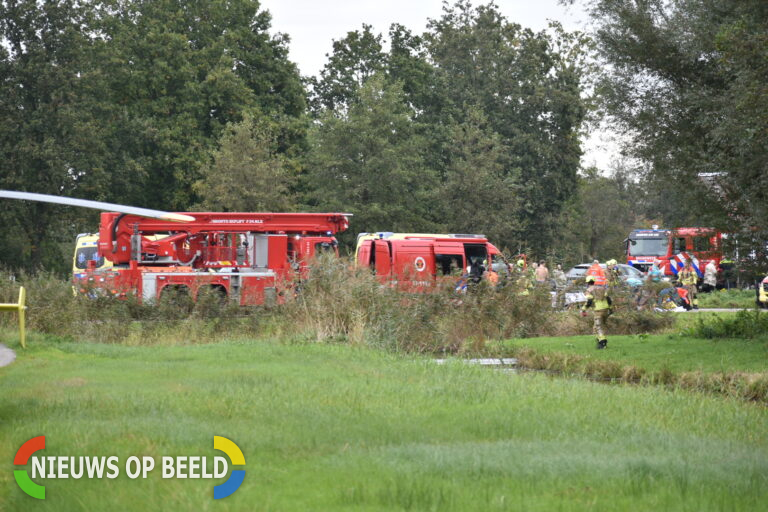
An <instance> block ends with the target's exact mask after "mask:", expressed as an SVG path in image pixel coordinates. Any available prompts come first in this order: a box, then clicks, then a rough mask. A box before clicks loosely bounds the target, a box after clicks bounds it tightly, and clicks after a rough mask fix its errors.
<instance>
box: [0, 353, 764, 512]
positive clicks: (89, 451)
mask: <svg viewBox="0 0 768 512" xmlns="http://www.w3.org/2000/svg"><path fill="white" fill-rule="evenodd" d="M0 386H2V389H3V393H2V394H0V413H1V414H2V421H0V438H2V439H3V443H0V459H2V460H5V461H11V460H12V459H13V455H14V453H15V451H16V450H17V449H18V447H19V446H20V445H21V444H22V443H23V442H25V441H26V440H28V439H29V438H31V437H33V436H35V435H46V449H45V455H70V454H72V455H80V454H83V455H94V456H95V455H107V454H108V455H117V456H119V457H120V458H121V460H122V461H124V460H125V459H126V458H127V457H128V456H130V455H137V456H143V455H146V456H152V457H155V458H156V460H157V468H159V457H161V456H163V455H205V456H208V457H209V459H210V458H211V457H213V456H215V455H220V453H219V452H216V451H215V450H213V442H212V438H213V436H214V435H222V436H225V437H228V438H230V439H232V440H233V441H235V442H236V443H237V444H238V445H239V446H240V447H241V448H242V450H243V452H244V454H245V457H246V467H245V469H246V478H245V482H244V484H243V486H242V487H241V488H240V489H239V490H238V491H237V492H236V493H235V494H233V495H232V496H230V497H228V498H226V499H224V500H220V501H217V502H214V501H213V499H212V489H213V486H214V485H216V484H219V483H221V482H222V481H223V479H221V480H216V481H210V480H178V479H170V480H162V479H160V473H159V471H158V469H157V468H156V470H155V471H154V472H153V473H152V474H150V476H149V478H148V479H147V480H142V479H137V480H129V479H127V478H126V476H125V474H124V471H121V475H120V477H118V478H117V479H115V480H108V479H104V480H92V481H89V480H73V479H67V480H62V479H45V480H42V479H38V480H37V482H38V483H40V484H44V485H45V486H46V500H45V501H42V502H37V501H34V500H32V498H30V497H28V496H26V495H24V494H23V493H22V491H21V490H20V489H19V488H18V487H17V486H16V484H15V482H14V481H13V474H12V472H11V470H10V469H8V470H7V471H2V472H0V509H2V510H8V511H27V510H32V509H41V510H56V511H69V510H73V511H74V510H157V509H158V508H162V509H163V510H214V509H215V510H448V511H450V510H458V511H465V510H531V511H547V512H548V511H552V510H562V511H580V510H590V511H613V510H623V511H633V510H637V511H647V510H691V511H694V510H695V511H709V510H718V511H719V510H729V511H739V510H745V511H754V510H760V509H761V508H764V504H765V503H766V502H768V477H767V476H766V475H768V409H766V408H764V407H756V406H753V405H750V404H745V403H742V402H737V401H729V400H723V399H715V398H713V397H707V396H704V395H698V394H690V393H679V392H674V391H664V390H662V389H660V388H648V387H636V386H604V385H599V384H595V383H591V382H588V381H583V380H567V379H550V378H547V377H545V376H542V375H530V374H529V375H514V374H509V373H501V372H495V371H490V370H487V369H482V368H476V367H469V366H467V365H465V364H461V363H458V362H457V363H456V364H447V365H442V366H439V365H436V364H434V363H432V362H430V361H429V360H428V359H422V358H419V357H414V356H407V357H404V356H398V355H395V354H391V353H388V352H384V351H372V350H359V349H355V348H354V347H349V346H340V345H334V344H317V343H310V344H307V343H299V344H277V343H264V342H251V341H246V340H239V341H238V340H233V341H230V342H227V343H219V344H208V345H198V346H177V347H159V346H155V347H126V346H120V345H106V344H88V343H67V342H56V341H47V340H46V339H36V340H35V343H32V344H30V349H28V350H27V351H23V352H19V359H18V360H17V362H16V363H14V364H13V365H11V366H9V367H6V368H0ZM9 468H10V466H9ZM33 501H34V502H33Z"/></svg>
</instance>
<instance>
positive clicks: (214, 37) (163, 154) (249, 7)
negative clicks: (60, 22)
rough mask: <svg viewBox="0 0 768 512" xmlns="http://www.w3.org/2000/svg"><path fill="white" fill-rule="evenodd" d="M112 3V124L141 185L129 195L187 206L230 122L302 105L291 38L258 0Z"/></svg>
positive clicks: (108, 50)
mask: <svg viewBox="0 0 768 512" xmlns="http://www.w3.org/2000/svg"><path fill="white" fill-rule="evenodd" d="M105 6H106V7H107V8H106V9H105V10H104V11H102V13H103V17H102V26H103V29H104V31H105V33H106V34H107V36H108V37H107V38H106V39H105V40H104V42H103V47H102V52H103V58H104V65H103V67H102V70H103V72H104V73H105V77H106V81H107V86H108V89H107V90H108V91H110V94H109V95H108V96H107V99H106V101H107V103H108V104H109V106H110V108H111V109H112V110H113V113H114V114H113V119H114V123H113V124H112V125H111V129H112V132H113V133H114V134H115V135H116V136H119V139H116V140H119V142H118V146H120V147H119V149H122V151H121V154H123V155H124V159H125V163H124V164H123V170H126V171H128V172H131V173H132V177H133V178H134V179H135V180H136V181H137V182H139V183H140V185H141V186H140V187H138V188H136V189H134V194H136V195H131V196H129V197H127V198H126V199H125V200H127V201H129V202H133V203H138V204H142V205H146V206H152V207H158V208H167V209H184V208H187V207H189V206H190V204H192V203H193V202H194V200H195V197H194V193H193V191H192V184H193V183H194V182H195V181H197V180H198V179H199V178H200V176H199V172H198V171H199V166H200V162H202V161H204V160H205V158H206V155H207V154H208V152H209V151H210V150H211V149H212V148H213V145H214V144H215V142H216V141H217V140H218V138H219V136H220V135H221V131H222V129H223V128H224V126H225V125H226V124H227V123H229V122H232V121H235V122H236V121H239V120H241V119H242V115H243V113H244V112H248V111H250V110H251V109H252V108H254V107H258V108H260V109H261V110H262V111H264V112H265V113H268V114H285V115H289V116H299V115H301V113H302V112H303V109H304V105H305V103H304V96H303V91H302V88H301V84H300V79H299V76H298V72H297V70H296V68H295V66H294V65H293V64H292V63H290V62H289V61H288V60H287V46H286V45H287V38H286V37H284V36H282V35H278V36H275V37H272V36H270V35H269V34H268V29H269V23H270V17H269V14H268V13H266V12H264V11H261V10H260V7H259V3H258V2H257V1H254V0H227V1H224V2H219V3H214V4H211V3H210V2H203V1H193V2H188V1H180V0H160V1H139V2H126V1H121V0H110V1H109V2H106V3H105ZM126 146H128V149H127V150H126Z"/></svg>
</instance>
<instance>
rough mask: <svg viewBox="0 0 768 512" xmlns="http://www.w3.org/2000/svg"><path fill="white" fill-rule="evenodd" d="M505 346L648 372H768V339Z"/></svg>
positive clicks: (554, 341)
mask: <svg viewBox="0 0 768 512" xmlns="http://www.w3.org/2000/svg"><path fill="white" fill-rule="evenodd" d="M501 345H502V346H503V347H531V348H533V349H535V350H537V351H540V352H545V353H546V352H559V353H563V354H574V355H579V356H585V357H589V358H592V359H596V360H602V361H618V362H620V363H622V364H626V365H635V366H638V367H640V368H644V369H646V370H648V371H659V370H661V369H664V368H666V369H668V370H671V371H673V372H676V373H677V372H693V371H702V372H708V373H711V372H739V371H743V372H768V339H762V340H745V339H723V340H704V339H698V338H689V337H685V336H680V335H678V334H649V335H636V336H608V348H607V349H606V350H595V338H594V336H566V337H560V338H526V339H515V340H508V341H505V342H503V343H502V344H501Z"/></svg>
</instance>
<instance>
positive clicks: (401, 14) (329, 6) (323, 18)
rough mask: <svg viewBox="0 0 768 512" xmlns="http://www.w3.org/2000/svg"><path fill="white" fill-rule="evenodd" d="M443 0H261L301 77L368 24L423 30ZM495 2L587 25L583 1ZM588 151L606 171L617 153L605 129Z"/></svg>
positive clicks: (572, 25) (525, 21)
mask: <svg viewBox="0 0 768 512" xmlns="http://www.w3.org/2000/svg"><path fill="white" fill-rule="evenodd" d="M451 3H453V0H451ZM473 3H474V4H475V5H479V4H481V3H482V2H481V1H480V0H476V1H475V2H473ZM442 4H443V2H442V0H354V1H351V2H350V1H346V2H342V1H341V0H261V5H262V7H264V8H265V9H267V10H268V11H269V12H270V13H271V14H272V31H273V32H283V33H285V34H288V35H289V36H290V38H291V43H290V58H291V60H292V61H294V62H295V63H296V64H297V65H298V67H299V71H300V72H301V74H302V75H317V74H318V72H319V71H320V69H321V68H322V67H323V65H324V64H325V62H326V54H328V53H330V52H331V50H332V44H333V40H334V39H335V40H338V39H342V38H343V37H344V36H345V35H346V34H347V32H349V31H352V30H357V29H359V28H360V27H361V26H362V25H363V23H367V24H369V25H372V26H373V29H374V32H376V33H378V32H380V33H382V34H385V35H386V33H387V31H388V29H389V26H390V25H391V24H392V23H395V22H397V23H400V24H401V25H405V26H406V27H408V28H409V29H410V30H411V31H412V32H414V33H416V34H420V33H422V32H423V31H424V30H425V29H426V26H427V21H428V19H430V18H438V17H440V15H441V13H442ZM496 5H497V6H498V8H499V10H500V11H501V13H502V14H503V15H504V16H506V17H507V19H508V20H510V21H512V22H515V23H519V24H520V25H522V26H523V27H528V28H531V29H533V30H542V29H544V28H546V26H547V23H548V20H556V21H559V22H560V23H562V25H563V27H564V28H565V29H566V30H584V29H586V22H587V19H588V18H587V15H586V14H585V13H584V11H583V10H582V9H581V8H580V7H579V5H573V6H562V5H560V4H559V3H558V0H497V1H496ZM585 150H586V155H585V156H584V158H583V163H584V164H585V165H591V164H597V165H598V166H599V167H600V168H601V169H605V168H607V167H608V164H609V163H610V161H611V159H612V157H613V155H614V154H615V151H616V150H615V147H614V146H613V145H612V144H610V143H609V142H608V141H607V134H605V133H601V134H599V135H597V136H593V137H591V138H590V139H589V140H588V141H587V143H586V145H585Z"/></svg>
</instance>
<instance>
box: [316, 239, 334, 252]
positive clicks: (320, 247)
mask: <svg viewBox="0 0 768 512" xmlns="http://www.w3.org/2000/svg"><path fill="white" fill-rule="evenodd" d="M333 250H334V245H333V244H332V243H330V242H317V243H316V244H315V254H319V253H321V252H333Z"/></svg>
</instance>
